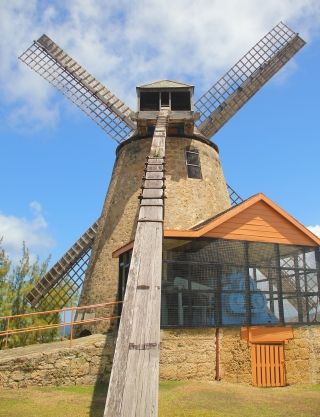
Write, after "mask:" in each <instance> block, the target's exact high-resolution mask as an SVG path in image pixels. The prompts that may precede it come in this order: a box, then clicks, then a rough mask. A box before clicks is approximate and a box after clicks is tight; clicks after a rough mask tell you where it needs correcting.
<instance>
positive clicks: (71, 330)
mask: <svg viewBox="0 0 320 417" xmlns="http://www.w3.org/2000/svg"><path fill="white" fill-rule="evenodd" d="M73 318H74V310H73V309H72V310H71V329H70V345H69V346H70V347H71V345H72V339H73Z"/></svg>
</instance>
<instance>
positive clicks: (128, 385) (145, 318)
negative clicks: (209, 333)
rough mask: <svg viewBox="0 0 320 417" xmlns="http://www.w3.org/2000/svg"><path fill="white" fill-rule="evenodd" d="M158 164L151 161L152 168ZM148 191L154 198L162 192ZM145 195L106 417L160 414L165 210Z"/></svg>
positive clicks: (159, 145) (160, 125)
mask: <svg viewBox="0 0 320 417" xmlns="http://www.w3.org/2000/svg"><path fill="white" fill-rule="evenodd" d="M166 121H167V112H162V111H160V115H159V117H158V121H157V125H156V128H155V133H154V136H153V140H152V145H151V150H150V155H153V154H154V152H155V149H156V152H157V154H159V155H161V156H164V154H165V133H166ZM159 160H160V159H159V158H157V159H156V161H157V162H159ZM153 161H155V159H153V158H149V159H148V164H149V163H152V162H153ZM161 161H163V159H162V158H161ZM148 166H149V165H147V168H148ZM162 166H163V165H162ZM156 181H158V180H154V181H150V182H152V183H155V182H156ZM145 182H147V181H145ZM160 182H161V183H163V181H162V180H161V181H160ZM143 191H144V192H145V191H149V192H151V194H149V196H150V195H151V196H152V197H154V194H153V192H154V191H158V190H154V189H151V190H143ZM161 191H162V190H161ZM144 192H143V194H142V199H141V205H140V211H139V219H138V226H137V231H136V236H135V241H134V246H133V252H132V259H131V264H130V270H129V275H128V281H127V288H126V292H125V299H124V303H123V309H122V314H121V320H120V327H119V331H118V338H117V344H116V349H115V355H114V360H113V366H112V372H111V376H110V382H109V390H108V396H107V400H106V407H105V412H104V417H157V415H158V385H159V357H160V301H161V300H160V298H161V275H162V271H161V268H162V240H163V225H162V222H163V207H162V206H161V205H159V206H157V205H155V206H150V205H149V206H145V205H144V196H145V195H144ZM161 196H163V194H161V195H160V196H159V195H157V197H161ZM148 201H150V199H147V200H146V203H148Z"/></svg>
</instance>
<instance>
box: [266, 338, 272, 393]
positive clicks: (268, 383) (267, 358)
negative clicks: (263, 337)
mask: <svg viewBox="0 0 320 417" xmlns="http://www.w3.org/2000/svg"><path fill="white" fill-rule="evenodd" d="M270 349H271V346H270V345H265V354H266V362H265V364H266V386H267V387H271V376H270V375H271V365H270Z"/></svg>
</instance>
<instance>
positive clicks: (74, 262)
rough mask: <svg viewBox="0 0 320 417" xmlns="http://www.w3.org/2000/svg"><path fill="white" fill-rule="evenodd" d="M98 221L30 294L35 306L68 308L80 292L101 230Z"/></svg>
mask: <svg viewBox="0 0 320 417" xmlns="http://www.w3.org/2000/svg"><path fill="white" fill-rule="evenodd" d="M98 222H99V220H98V221H96V222H95V223H94V224H93V225H92V226H91V227H89V229H88V230H86V232H85V233H84V234H83V235H82V236H81V237H80V238H79V239H78V240H77V242H76V243H75V244H74V245H72V247H71V248H70V249H69V250H68V251H67V252H66V253H65V254H64V255H63V256H62V258H60V259H59V261H58V262H57V263H56V264H55V265H54V266H53V267H52V268H51V269H50V270H49V271H48V272H47V273H46V274H45V275H44V276H43V277H42V278H41V279H40V281H38V283H37V284H36V285H35V286H34V287H33V288H32V290H31V291H30V292H29V293H28V294H27V295H26V299H27V301H28V302H29V303H30V304H31V305H32V306H33V307H37V306H39V305H41V307H47V306H50V308H51V309H52V308H62V307H65V306H66V305H67V304H68V302H69V301H70V300H71V299H72V298H73V297H74V296H75V295H76V294H77V293H78V292H79V290H80V288H81V286H82V284H83V281H84V279H85V273H86V269H87V267H88V264H89V261H90V255H91V250H92V245H93V242H94V239H95V236H96V233H97V230H98Z"/></svg>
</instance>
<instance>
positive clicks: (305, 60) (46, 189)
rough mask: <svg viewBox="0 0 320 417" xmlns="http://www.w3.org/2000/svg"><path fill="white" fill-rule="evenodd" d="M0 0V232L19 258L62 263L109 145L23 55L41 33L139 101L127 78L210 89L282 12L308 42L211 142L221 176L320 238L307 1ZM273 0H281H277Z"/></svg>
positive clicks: (89, 205) (97, 206) (98, 195)
mask: <svg viewBox="0 0 320 417" xmlns="http://www.w3.org/2000/svg"><path fill="white" fill-rule="evenodd" d="M265 3H267V4H261V3H259V5H257V2H256V1H254V0H243V1H242V2H241V5H242V7H241V9H240V8H239V7H238V5H239V2H237V1H236V0H225V1H224V2H223V3H222V2H219V1H212V0H211V1H209V0H200V1H197V2H195V1H189V0H184V1H182V0H177V1H176V2H174V3H172V2H169V1H167V0H163V1H161V2H160V1H155V0H150V1H142V0H140V1H138V0H132V1H124V0H120V1H113V0H111V1H100V0H96V1H90V0H87V1H85V0H74V1H70V2H63V1H36V0H32V1H28V2H25V1H20V0H16V1H15V0H13V1H10V2H1V3H0V34H1V37H0V38H1V40H0V43H1V45H0V50H1V52H0V54H1V55H0V86H1V92H2V94H1V97H0V100H1V110H0V117H1V125H0V140H1V166H0V170H1V178H2V181H3V183H2V187H1V188H2V192H1V199H0V236H3V239H4V241H3V242H4V245H5V246H6V248H7V249H8V251H9V252H10V253H11V255H12V256H13V257H16V256H17V253H18V252H19V250H20V247H21V245H22V241H23V240H25V241H26V243H27V245H28V246H29V247H30V250H31V252H32V253H33V254H34V255H36V254H39V255H40V256H41V257H42V258H43V257H46V256H47V255H49V254H52V260H53V261H54V260H57V258H59V257H60V256H61V255H62V254H63V253H64V252H65V250H66V249H68V247H69V246H70V245H72V244H73V243H74V241H75V240H76V239H77V238H78V237H79V236H80V235H81V234H82V232H83V231H84V230H85V229H86V228H87V227H88V226H89V225H90V224H91V223H93V222H94V221H95V220H96V218H97V217H98V216H99V214H100V210H101V207H102V204H103V200H104V197H105V193H106V190H107V186H108V182H109V179H110V174H111V171H112V166H113V162H114V154H115V148H116V144H115V143H113V142H112V141H111V140H110V139H109V138H108V137H106V135H105V134H104V132H103V131H102V130H101V129H100V128H99V127H97V126H95V124H94V123H93V122H92V121H91V120H89V119H88V118H87V117H86V116H85V115H84V114H83V113H82V112H81V111H80V110H78V109H77V108H75V107H74V106H73V105H72V104H70V103H68V102H67V100H66V99H64V97H61V96H60V94H59V93H56V92H55V91H54V90H53V89H52V88H51V87H50V86H49V85H47V83H46V82H45V81H43V80H42V79H41V78H40V77H39V76H38V75H37V74H34V73H33V72H32V71H31V70H29V69H28V68H27V67H25V66H24V65H23V64H22V63H19V62H18V61H17V56H18V55H19V54H20V53H21V52H22V51H23V50H25V49H26V48H27V47H28V46H29V45H30V44H31V42H32V41H33V39H37V38H38V37H39V36H41V35H42V34H43V33H47V34H48V35H49V36H50V37H52V38H53V39H54V40H55V41H56V42H57V43H58V44H59V45H60V46H61V47H62V48H64V49H65V50H66V51H68V52H69V53H70V55H71V56H73V57H74V58H75V59H76V60H78V61H79V62H80V63H81V64H82V65H83V66H85V67H86V68H87V69H88V70H89V71H90V72H91V73H93V75H95V76H96V77H97V78H98V79H99V80H101V81H102V82H103V83H105V84H106V85H107V86H108V87H109V88H110V89H111V90H112V91H113V92H114V93H115V94H117V95H118V96H119V97H120V98H121V99H123V100H124V101H126V102H127V103H128V104H129V105H130V106H132V107H133V108H135V86H136V85H139V84H141V83H145V82H147V81H151V80H155V79H161V78H169V79H170V78H171V79H177V80H179V81H182V82H189V83H193V84H194V85H195V94H196V97H199V96H200V95H201V94H202V93H203V92H205V91H206V90H207V89H208V88H209V87H210V86H211V85H212V84H213V83H214V82H215V81H216V80H217V79H218V78H219V77H220V76H221V75H223V73H224V72H226V71H227V70H228V69H229V68H230V67H231V66H232V65H233V64H234V63H235V62H236V61H237V60H238V59H239V58H240V57H241V56H242V55H243V54H244V53H245V52H246V51H247V50H248V49H249V48H250V47H251V46H253V44H254V43H255V42H256V41H257V40H259V38H261V37H262V36H263V35H264V34H265V33H266V32H267V31H268V30H270V29H271V28H272V27H273V26H274V25H275V24H277V23H278V22H279V21H280V20H283V21H285V22H286V23H288V24H289V25H290V26H291V27H292V29H294V30H296V31H298V32H300V34H301V36H302V37H303V38H304V39H305V40H306V41H307V42H308V43H307V46H305V47H304V48H303V49H302V50H301V51H300V52H299V53H298V54H297V55H296V57H295V58H294V60H292V61H291V62H290V63H289V64H288V65H287V66H286V68H285V69H284V70H283V71H281V72H280V73H279V74H278V75H277V76H276V77H274V79H273V80H271V81H270V82H269V83H268V84H267V85H266V86H265V87H264V88H263V89H262V90H261V91H260V92H258V94H257V95H256V96H255V97H254V98H252V99H251V100H250V102H249V103H248V104H247V105H246V106H245V107H244V108H243V109H241V110H240V111H239V112H238V113H237V115H236V116H235V117H234V118H233V119H232V120H231V121H230V122H229V123H228V124H227V125H226V126H225V127H223V128H222V129H221V131H220V132H219V133H218V134H217V135H216V136H215V137H214V138H213V140H214V141H215V142H216V143H217V144H218V146H219V148H220V155H221V160H222V163H223V168H224V172H225V176H226V180H227V182H228V183H229V184H230V185H231V186H232V187H233V188H234V189H236V190H237V191H238V193H239V194H240V195H242V196H243V197H244V198H246V197H248V196H250V195H252V194H254V193H257V192H264V193H265V194H266V195H267V196H268V197H270V198H271V199H273V200H274V201H275V202H276V203H278V204H279V205H280V206H281V207H282V208H284V209H285V210H286V211H288V212H289V213H290V214H291V215H293V216H294V217H295V218H297V220H299V221H300V222H302V223H303V224H305V225H306V226H313V227H315V228H314V229H313V230H315V231H317V232H318V233H320V226H319V225H320V213H319V207H320V194H319V192H318V190H319V185H318V184H319V177H320V176H319V169H318V166H319V155H320V144H319V143H320V140H319V136H320V135H319V131H320V129H319V119H320V112H319V110H320V106H319V102H318V97H319V96H320V83H319V64H320V47H319V39H320V38H319V27H320V5H319V2H318V1H315V0H301V1H300V0H296V1H295V2H292V1H290V0H283V1H282V2H279V1H276V0H271V1H269V2H265ZM279 3H281V4H279Z"/></svg>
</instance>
